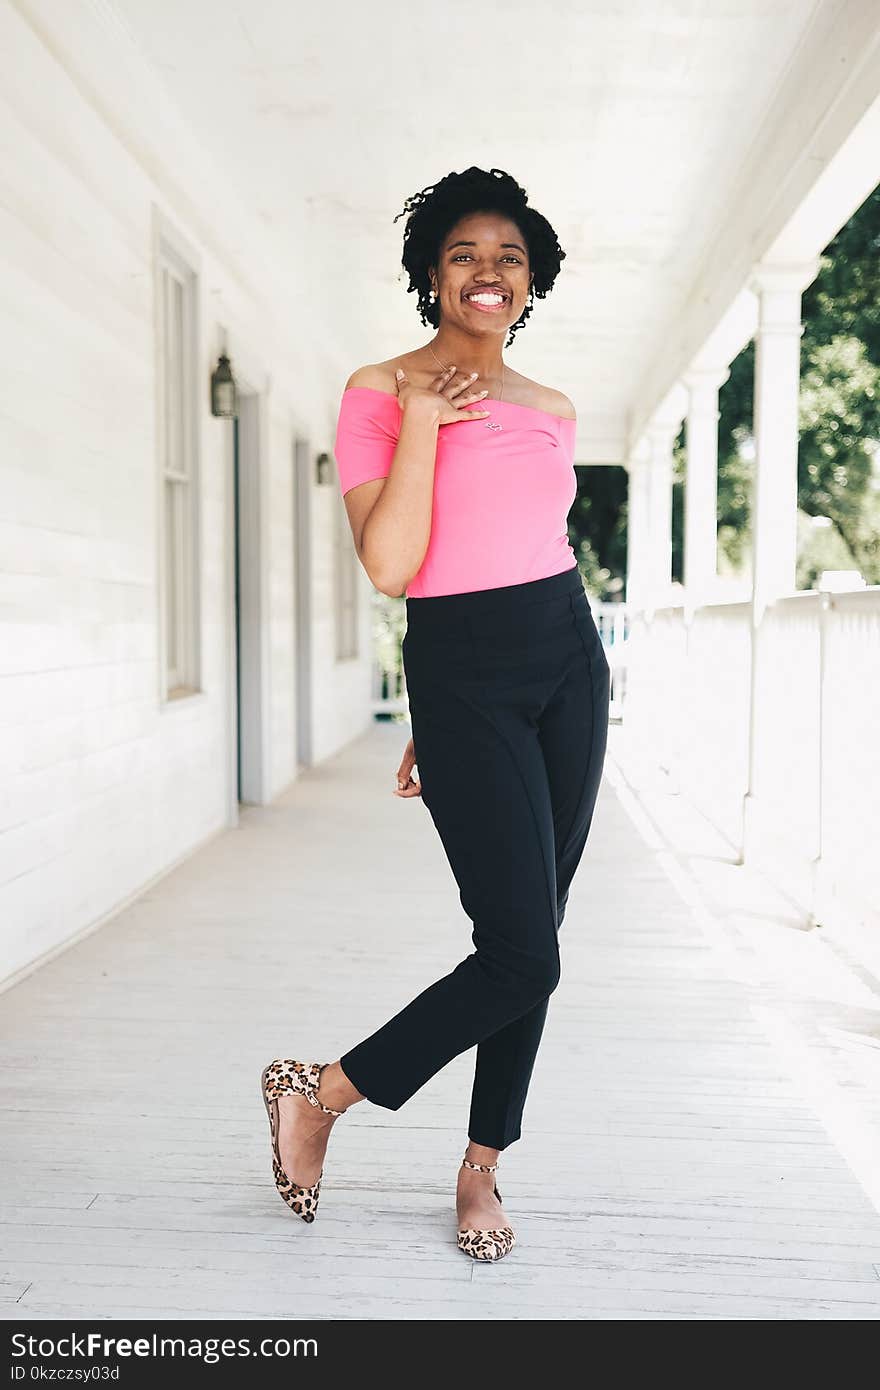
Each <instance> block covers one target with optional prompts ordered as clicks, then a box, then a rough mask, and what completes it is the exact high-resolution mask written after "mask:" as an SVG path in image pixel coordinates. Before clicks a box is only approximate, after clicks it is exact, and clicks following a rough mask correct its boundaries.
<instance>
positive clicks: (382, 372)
mask: <svg viewBox="0 0 880 1390" xmlns="http://www.w3.org/2000/svg"><path fill="white" fill-rule="evenodd" d="M350 386H369V387H372V389H373V390H374V391H391V392H394V391H395V380H394V366H393V364H392V363H391V362H370V363H368V364H367V365H366V366H365V367H356V368H355V370H354V371H353V372H352V374H351V376H350V377H349V378H348V381H347V382H346V383H345V389H346V391H347V390H348V388H349V387H350Z"/></svg>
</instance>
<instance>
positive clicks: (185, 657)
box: [154, 212, 203, 707]
mask: <svg viewBox="0 0 880 1390" xmlns="http://www.w3.org/2000/svg"><path fill="white" fill-rule="evenodd" d="M154 252H155V254H154V268H155V283H154V289H155V329H156V463H157V466H156V472H157V483H158V488H157V539H158V577H159V584H158V599H159V615H158V617H159V622H158V640H159V699H160V702H161V704H162V705H163V706H165V707H168V706H172V705H176V704H179V703H180V702H181V701H183V702H185V701H186V700H188V699H191V698H192V697H194V696H197V695H200V694H202V693H203V691H202V688H201V656H202V653H201V621H200V615H201V592H200V573H201V553H202V536H201V522H202V508H201V467H200V449H199V393H198V380H199V367H200V363H201V354H200V351H199V345H200V337H199V320H200V315H199V283H200V265H199V261H198V257H197V256H196V255H195V253H194V252H193V251H192V249H191V248H190V247H189V246H188V245H187V244H186V243H185V241H184V240H183V239H182V238H181V236H180V234H179V233H178V232H177V231H176V229H174V228H172V227H171V226H170V224H169V223H168V222H167V221H166V220H165V219H164V218H163V217H161V215H160V214H159V213H158V212H157V213H156V222H155V241H154ZM175 288H177V289H178V290H179V295H178V298H177V308H176V312H177V317H178V331H177V333H173V332H172V331H171V329H170V321H171V313H173V312H174V311H175V304H174V291H175ZM172 356H173V357H175V358H177V359H178V360H177V361H176V362H175V363H174V365H173V366H172V364H171V362H170V360H169V359H170V357H172ZM175 389H176V394H177V396H178V401H177V405H178V418H177V420H176V422H175V420H174V419H173V415H172V407H171V405H170V398H171V394H172V391H173V390H175ZM175 423H176V437H175V435H174V434H172V430H173V428H174V426H175ZM172 499H173V500H172ZM175 532H176V533H177V534H176V535H175V534H174V533H175ZM172 547H173V549H172ZM174 634H176V642H175V651H174V652H173V653H172V652H170V651H169V645H170V643H171V642H172V641H174Z"/></svg>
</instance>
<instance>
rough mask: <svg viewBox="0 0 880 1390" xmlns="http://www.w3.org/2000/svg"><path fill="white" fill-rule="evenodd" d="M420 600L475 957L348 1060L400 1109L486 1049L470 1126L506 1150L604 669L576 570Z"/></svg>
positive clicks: (422, 765)
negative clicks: (443, 1071)
mask: <svg viewBox="0 0 880 1390" xmlns="http://www.w3.org/2000/svg"><path fill="white" fill-rule="evenodd" d="M406 609H407V632H406V636H405V637H404V642H403V657H404V669H405V673H406V681H407V690H408V695H409V705H410V715H411V719H412V729H413V742H414V746H415V754H416V762H417V767H418V774H419V779H420V781H421V786H422V801H423V802H424V804H425V805H426V806H427V808H428V811H429V812H430V815H431V818H432V820H433V822H434V825H435V826H436V828H437V831H438V833H439V835H440V838H441V840H442V843H443V847H444V849H445V851H446V856H447V858H448V860H449V863H450V865H451V868H452V872H453V874H454V875H455V879H456V882H457V883H458V887H459V890H460V899H461V903H462V906H463V908H464V910H465V912H466V913H467V914H468V916H469V917H470V918H471V920H472V922H473V933H472V937H471V939H472V941H473V944H474V946H475V948H476V949H475V951H473V952H472V953H471V954H470V955H468V956H467V957H465V959H464V960H463V961H461V963H460V964H459V965H457V966H456V967H455V969H454V970H452V971H451V973H450V974H448V975H446V976H444V977H443V978H442V979H440V980H437V981H436V982H435V983H434V984H432V985H429V986H428V988H427V989H425V990H423V992H422V993H421V994H419V995H418V996H417V997H416V998H415V999H413V1000H412V1002H411V1003H409V1004H407V1005H406V1007H405V1008H403V1009H402V1010H401V1011H400V1012H399V1013H398V1014H395V1016H394V1017H393V1018H392V1019H390V1021H389V1022H388V1023H386V1024H384V1026H383V1027H381V1028H379V1029H378V1031H377V1032H375V1033H373V1034H372V1035H371V1036H370V1037H368V1038H366V1039H365V1040H364V1041H363V1042H361V1043H359V1044H358V1045H357V1046H355V1047H353V1048H351V1049H350V1050H349V1051H348V1052H346V1053H344V1054H343V1056H342V1057H341V1058H340V1063H341V1066H342V1069H343V1071H344V1072H345V1074H346V1076H347V1077H348V1078H349V1080H350V1081H351V1082H352V1083H353V1084H354V1085H355V1086H356V1087H357V1089H358V1090H359V1091H360V1092H361V1093H362V1094H363V1095H365V1096H366V1097H367V1098H368V1099H369V1100H371V1101H373V1103H374V1104H376V1105H380V1106H384V1107H385V1108H386V1109H389V1110H398V1109H399V1108H400V1106H402V1105H403V1104H404V1102H405V1101H406V1100H408V1099H409V1097H410V1096H411V1095H412V1094H413V1093H414V1092H415V1091H417V1090H418V1089H419V1087H420V1086H423V1085H424V1083H425V1082H426V1081H428V1080H429V1079H430V1078H431V1077H432V1076H433V1075H434V1074H435V1072H437V1071H439V1069H440V1068H441V1067H443V1066H444V1065H445V1064H446V1063H447V1062H448V1061H450V1060H451V1059H452V1058H453V1057H455V1056H457V1055H458V1054H459V1053H461V1052H463V1051H465V1050H466V1049H467V1048H469V1047H473V1046H475V1045H476V1046H477V1056H476V1070H475V1075H474V1084H473V1092H472V1096H471V1108H470V1119H469V1124H468V1136H469V1138H470V1139H471V1140H473V1141H474V1142H475V1143H478V1144H485V1145H487V1146H488V1147H490V1148H494V1149H503V1148H505V1147H506V1146H507V1145H508V1144H510V1143H512V1142H513V1141H514V1140H515V1139H518V1138H519V1137H520V1133H521V1122H522V1112H523V1106H524V1104H525V1099H526V1093H527V1090H528V1086H529V1081H530V1079H531V1074H532V1069H533V1066H534V1062H535V1056H536V1054H537V1050H538V1044H539V1043H540V1040H541V1033H542V1031H543V1028H544V1020H545V1018H546V1014H547V1004H548V999H549V996H550V994H551V993H552V992H553V990H554V989H555V988H556V985H557V984H558V982H559V975H560V957H559V942H558V937H557V932H558V928H559V927H560V925H561V923H562V920H563V917H564V915H565V906H566V901H567V898H568V892H569V887H570V885H571V881H572V877H573V875H574V872H575V869H576V868H577V865H578V863H579V861H580V858H581V855H582V852H583V849H584V845H585V843H586V839H587V835H588V833H589V829H590V823H591V821H592V817H593V809H594V806H595V802H596V796H597V793H598V789H599V783H600V780H601V776H602V766H603V762H604V758H605V747H606V741H607V736H608V699H609V667H608V661H607V659H606V657H605V653H604V650H603V648H602V644H601V641H600V638H599V634H598V631H597V629H596V625H595V622H594V620H593V615H592V613H591V611H590V606H589V603H588V601H587V597H586V594H585V593H584V589H583V585H582V582H581V579H580V575H579V573H578V570H577V568H576V567H575V568H572V569H570V570H565V571H564V572H563V573H561V574H554V575H551V576H550V577H549V578H547V579H536V580H532V581H530V582H528V583H524V584H513V585H509V586H505V587H502V588H496V589H479V590H475V591H473V592H470V593H463V594H449V595H442V596H440V597H436V598H420V599H417V598H408V599H407V601H406Z"/></svg>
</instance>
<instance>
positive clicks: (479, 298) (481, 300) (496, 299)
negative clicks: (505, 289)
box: [467, 294, 504, 304]
mask: <svg viewBox="0 0 880 1390" xmlns="http://www.w3.org/2000/svg"><path fill="white" fill-rule="evenodd" d="M467 297H468V299H470V300H472V301H473V303H474V304H503V303H504V295H503V294H469V295H468V296H467Z"/></svg>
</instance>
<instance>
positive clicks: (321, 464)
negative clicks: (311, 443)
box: [315, 454, 333, 487]
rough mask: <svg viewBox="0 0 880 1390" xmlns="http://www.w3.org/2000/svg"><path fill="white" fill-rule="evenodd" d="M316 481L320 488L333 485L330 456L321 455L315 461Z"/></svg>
mask: <svg viewBox="0 0 880 1390" xmlns="http://www.w3.org/2000/svg"><path fill="white" fill-rule="evenodd" d="M315 481H316V482H317V484H318V486H319V487H321V486H322V485H323V484H325V483H332V481H333V473H332V470H331V468H330V455H329V454H319V455H318V457H317V459H316V460H315Z"/></svg>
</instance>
